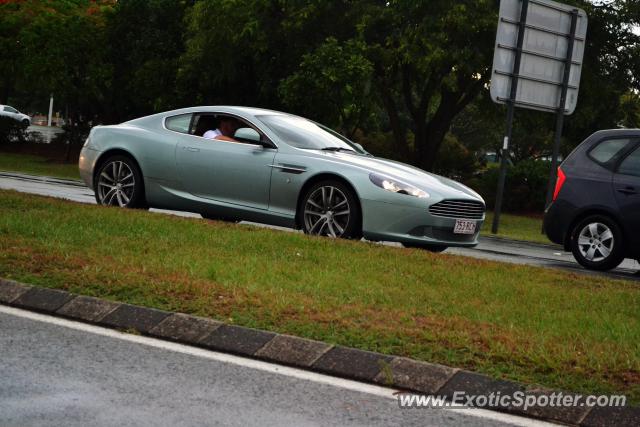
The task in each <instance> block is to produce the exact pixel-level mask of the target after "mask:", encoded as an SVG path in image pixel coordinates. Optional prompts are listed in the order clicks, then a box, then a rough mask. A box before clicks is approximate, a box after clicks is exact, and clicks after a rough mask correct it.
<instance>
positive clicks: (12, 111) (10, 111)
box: [4, 105, 20, 120]
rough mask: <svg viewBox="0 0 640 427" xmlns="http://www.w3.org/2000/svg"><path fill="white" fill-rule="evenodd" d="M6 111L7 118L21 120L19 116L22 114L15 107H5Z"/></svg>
mask: <svg viewBox="0 0 640 427" xmlns="http://www.w3.org/2000/svg"><path fill="white" fill-rule="evenodd" d="M4 111H5V113H6V114H7V116H9V117H11V118H12V119H14V120H20V118H19V117H18V115H19V114H20V113H19V112H18V110H16V109H15V108H13V107H9V106H8V105H5V107H4Z"/></svg>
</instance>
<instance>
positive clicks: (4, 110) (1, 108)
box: [0, 105, 31, 128]
mask: <svg viewBox="0 0 640 427" xmlns="http://www.w3.org/2000/svg"><path fill="white" fill-rule="evenodd" d="M0 116H6V117H10V118H12V119H14V120H16V121H18V122H20V123H22V125H23V126H24V127H25V128H26V127H28V126H31V117H29V116H27V115H26V114H22V113H21V112H20V111H18V110H16V109H15V108H13V107H10V106H8V105H0Z"/></svg>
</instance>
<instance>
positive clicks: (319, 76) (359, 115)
mask: <svg viewBox="0 0 640 427" xmlns="http://www.w3.org/2000/svg"><path fill="white" fill-rule="evenodd" d="M363 53H364V46H363V45H362V43H360V42H358V41H355V40H349V41H347V42H346V43H344V44H342V43H340V42H339V41H338V40H336V39H335V38H333V37H330V38H328V39H327V40H326V41H325V42H324V43H323V44H322V45H320V46H319V47H318V48H317V49H315V50H314V51H312V52H310V53H307V54H304V55H303V57H302V62H301V64H300V68H299V69H298V70H296V71H295V72H294V73H293V74H291V75H290V76H289V77H287V78H286V79H284V80H283V81H282V82H281V83H280V94H281V97H282V100H283V102H284V104H285V105H286V106H287V107H288V108H291V109H293V110H294V111H297V112H299V113H300V114H302V115H304V116H307V117H313V118H314V119H316V120H318V121H320V122H322V123H326V124H327V125H329V126H332V127H335V128H337V129H340V130H342V132H343V133H344V134H345V135H347V136H348V137H353V135H354V133H355V132H356V130H357V129H358V128H361V127H362V126H363V125H367V124H369V123H367V122H368V121H370V119H371V115H372V104H373V101H374V100H373V98H372V94H371V77H372V73H373V65H372V64H371V62H370V61H369V60H368V59H367V58H366V57H364V55H363Z"/></svg>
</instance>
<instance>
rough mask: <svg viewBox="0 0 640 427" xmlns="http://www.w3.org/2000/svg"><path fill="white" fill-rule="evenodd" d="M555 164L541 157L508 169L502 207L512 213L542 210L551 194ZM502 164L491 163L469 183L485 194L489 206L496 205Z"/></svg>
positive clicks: (489, 207)
mask: <svg viewBox="0 0 640 427" xmlns="http://www.w3.org/2000/svg"><path fill="white" fill-rule="evenodd" d="M550 167H551V164H550V163H549V162H545V161H540V160H523V161H520V162H518V163H516V164H515V165H513V166H511V165H510V166H508V168H507V180H506V183H505V191H504V199H503V202H502V207H503V210H504V211H509V212H526V213H531V212H542V211H544V204H545V199H546V195H547V182H548V180H549V172H550ZM499 176H500V166H499V165H498V164H495V163H494V164H490V165H489V167H488V168H487V169H486V170H485V171H483V172H482V173H481V174H479V175H478V176H476V177H475V178H473V179H471V180H469V181H467V185H469V186H470V187H471V188H473V189H474V190H476V191H477V192H478V193H480V194H481V195H482V197H483V198H484V200H485V202H486V203H487V208H488V209H493V208H494V207H495V201H496V188H497V186H498V178H499Z"/></svg>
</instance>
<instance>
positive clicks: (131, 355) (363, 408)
mask: <svg viewBox="0 0 640 427" xmlns="http://www.w3.org/2000/svg"><path fill="white" fill-rule="evenodd" d="M25 313H26V315H25ZM69 325H71V326H69ZM74 325H75V327H74ZM100 331H106V333H105V332H102V333H101V332H100ZM216 355H217V356H216ZM287 369H290V368H282V367H276V366H275V365H269V364H266V363H262V362H256V361H250V360H246V359H240V358H234V357H233V356H227V355H219V354H218V353H214V352H207V351H205V350H200V349H192V348H190V347H185V346H180V345H178V344H171V343H165V342H163V341H158V340H153V339H150V338H144V337H138V336H134V335H128V334H121V333H119V332H115V331H110V330H109V331H107V330H103V329H102V328H97V327H93V326H88V325H81V324H77V323H75V322H68V321H64V320H61V319H53V318H50V317H48V316H43V315H36V314H32V313H28V312H23V311H22V310H16V309H11V308H7V307H3V306H0V379H1V380H0V425H2V426H6V427H11V426H16V427H17V426H21V427H22V426H65V427H73V426H97V427H99V426H129V425H130V426H154V427H155V426H158V427H162V426H213V425H224V426H264V427H267V426H299V427H303V426H395V425H398V426H400V425H402V426H470V427H476V426H496V427H503V426H505V427H506V426H516V425H537V424H539V423H537V422H535V421H533V420H527V419H522V418H516V417H509V416H504V415H502V414H496V413H493V412H489V411H479V410H477V409H463V410H458V411H453V410H445V409H400V408H399V407H398V403H397V400H396V399H395V398H394V397H393V395H392V393H393V390H391V389H384V388H381V387H375V386H369V385H364V384H359V383H355V382H351V381H345V380H340V379H334V378H331V377H326V376H322V375H318V374H311V373H306V372H304V371H297V370H290V371H287ZM291 371H295V372H297V374H295V375H292V374H291V373H290V372H291ZM288 372H289V373H288Z"/></svg>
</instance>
